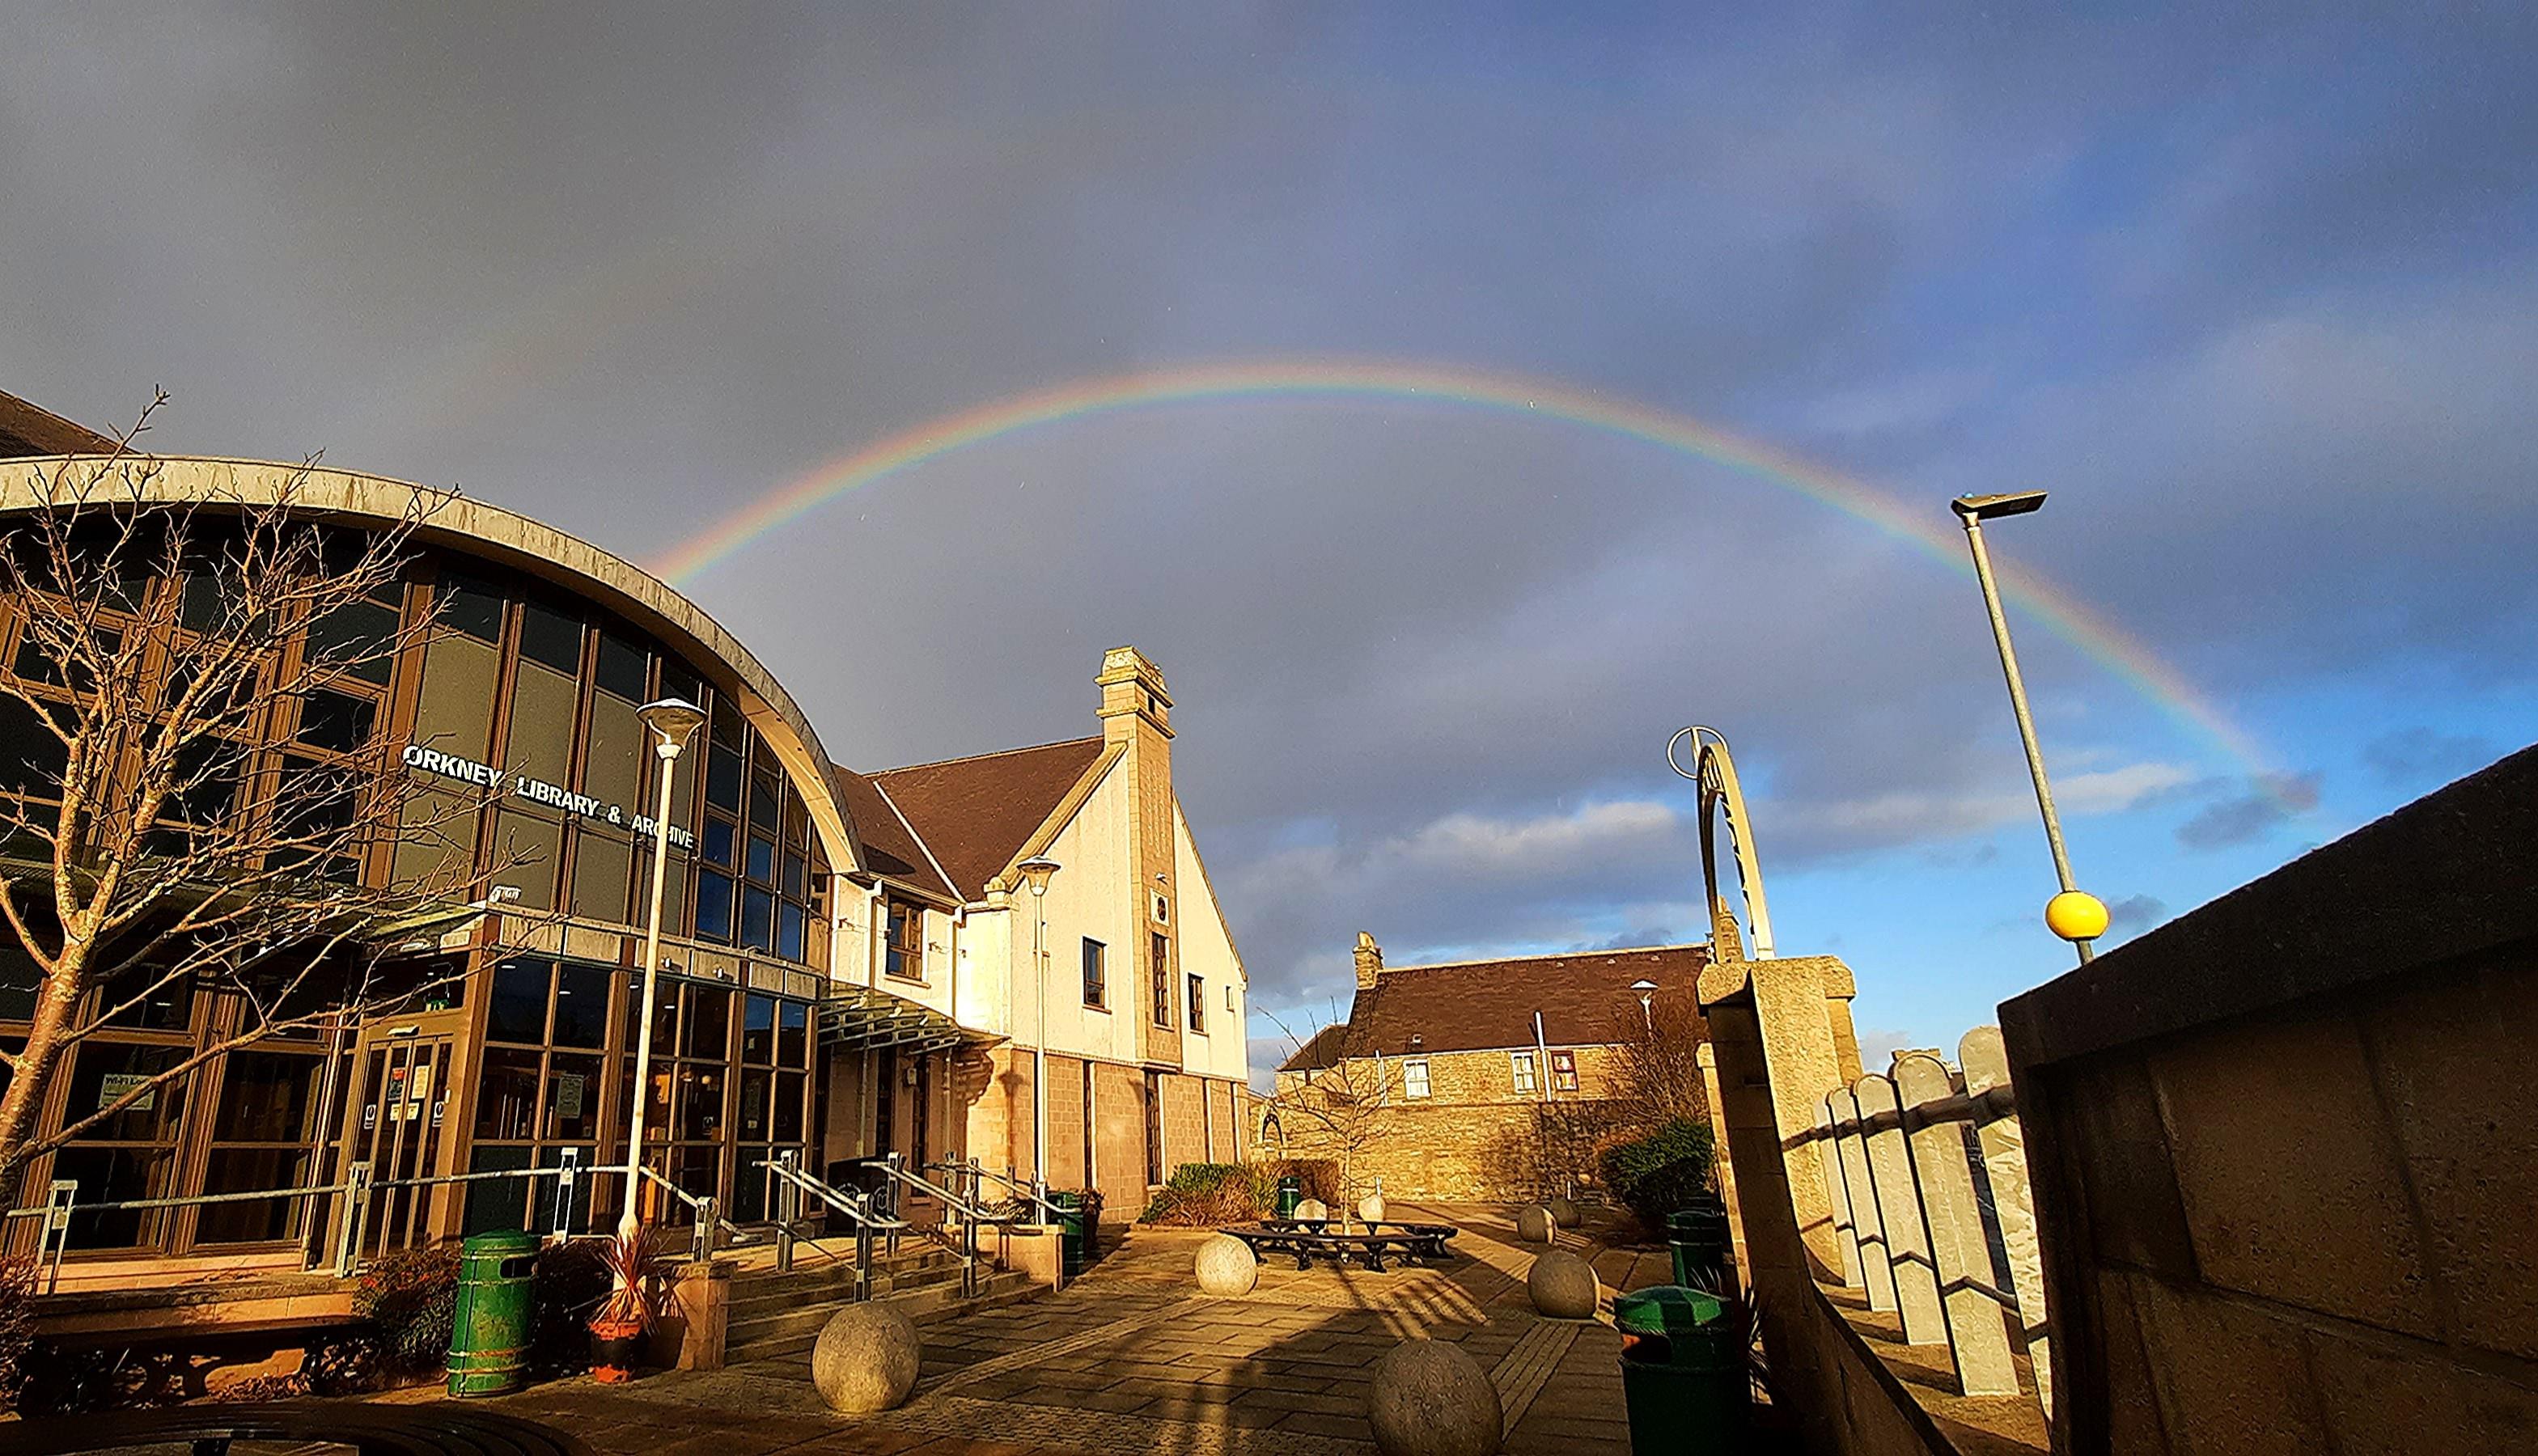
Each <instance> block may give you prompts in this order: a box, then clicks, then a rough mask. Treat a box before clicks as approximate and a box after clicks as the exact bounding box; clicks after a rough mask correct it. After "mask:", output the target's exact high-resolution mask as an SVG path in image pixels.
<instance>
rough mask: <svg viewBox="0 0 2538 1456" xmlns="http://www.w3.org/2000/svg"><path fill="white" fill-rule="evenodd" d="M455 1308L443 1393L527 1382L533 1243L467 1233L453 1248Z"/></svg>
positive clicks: (502, 1391) (490, 1391) (501, 1390)
mask: <svg viewBox="0 0 2538 1456" xmlns="http://www.w3.org/2000/svg"><path fill="white" fill-rule="evenodd" d="M458 1247H459V1252H458V1307H457V1310H456V1312H455V1313H454V1315H453V1316H452V1319H451V1324H450V1331H449V1393H450V1394H451V1395H507V1394H509V1393H510V1392H512V1391H514V1390H517V1389H519V1388H520V1387H521V1386H522V1385H523V1384H525V1383H527V1375H526V1371H527V1360H528V1353H529V1291H530V1284H531V1281H530V1276H531V1274H532V1272H533V1271H534V1270H535V1269H536V1268H537V1262H538V1241H537V1239H536V1238H535V1237H534V1236H532V1235H530V1234H526V1233H520V1232H517V1231H507V1232H502V1233H472V1234H469V1235H468V1236H467V1239H466V1241H465V1242H464V1243H461V1244H460V1245H459V1246H458Z"/></svg>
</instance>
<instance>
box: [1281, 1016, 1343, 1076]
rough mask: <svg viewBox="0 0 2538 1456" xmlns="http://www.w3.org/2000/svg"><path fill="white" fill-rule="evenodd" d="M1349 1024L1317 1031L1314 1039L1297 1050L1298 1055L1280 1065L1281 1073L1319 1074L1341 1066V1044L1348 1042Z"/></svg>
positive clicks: (1336, 1024) (1325, 1027)
mask: <svg viewBox="0 0 2538 1456" xmlns="http://www.w3.org/2000/svg"><path fill="white" fill-rule="evenodd" d="M1348 1029H1349V1028H1348V1023H1346V1022H1333V1023H1331V1024H1330V1025H1329V1026H1324V1027H1323V1028H1322V1029H1320V1030H1318V1031H1316V1032H1314V1033H1313V1035H1312V1039H1310V1040H1308V1041H1306V1042H1305V1043H1304V1044H1303V1045H1302V1046H1300V1047H1297V1048H1296V1054H1295V1055H1294V1056H1291V1057H1289V1058H1288V1059H1287V1060H1285V1061H1283V1062H1280V1063H1279V1064H1278V1070H1279V1071H1281V1072H1318V1071H1320V1070H1322V1069H1323V1068H1324V1067H1335V1066H1338V1065H1339V1060H1340V1047H1341V1044H1342V1043H1344V1042H1346V1041H1347V1040H1348Z"/></svg>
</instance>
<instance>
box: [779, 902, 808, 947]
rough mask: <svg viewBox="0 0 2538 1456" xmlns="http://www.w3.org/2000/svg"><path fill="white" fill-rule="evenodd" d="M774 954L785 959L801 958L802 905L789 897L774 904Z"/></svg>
mask: <svg viewBox="0 0 2538 1456" xmlns="http://www.w3.org/2000/svg"><path fill="white" fill-rule="evenodd" d="M775 954H776V955H778V956H781V957H783V958H784V959H785V960H801V959H802V907H801V906H800V905H797V904H795V903H793V902H792V901H791V900H789V899H788V900H780V901H778V902H777V903H776V906H775Z"/></svg>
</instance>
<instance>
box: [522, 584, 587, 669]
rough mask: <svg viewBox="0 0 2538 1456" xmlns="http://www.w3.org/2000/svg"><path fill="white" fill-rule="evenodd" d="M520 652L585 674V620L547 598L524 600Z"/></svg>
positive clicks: (523, 655) (547, 663) (532, 659)
mask: <svg viewBox="0 0 2538 1456" xmlns="http://www.w3.org/2000/svg"><path fill="white" fill-rule="evenodd" d="M520 656H521V657H522V658H524V659H526V660H528V661H530V662H542V663H545V664H546V665H547V666H549V667H551V668H554V669H555V670H556V671H557V672H560V673H564V674H566V675H568V676H570V677H576V678H577V677H579V676H581V620H580V619H579V618H576V617H570V616H567V615H566V614H564V613H562V612H559V611H557V610H556V609H554V608H553V607H550V606H547V605H546V604H544V603H543V602H522V603H521V604H520Z"/></svg>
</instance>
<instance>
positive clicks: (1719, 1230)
mask: <svg viewBox="0 0 2538 1456" xmlns="http://www.w3.org/2000/svg"><path fill="white" fill-rule="evenodd" d="M1666 1242H1667V1243H1668V1244H1670V1245H1672V1246H1673V1249H1674V1282H1675V1283H1676V1284H1677V1285H1680V1286H1683V1287H1685V1288H1687V1289H1696V1290H1707V1291H1710V1292H1712V1293H1716V1294H1733V1293H1735V1292H1736V1288H1735V1279H1736V1261H1735V1259H1734V1257H1733V1256H1732V1255H1731V1253H1730V1252H1729V1250H1730V1240H1729V1238H1728V1234H1727V1210H1725V1209H1724V1208H1720V1207H1717V1206H1715V1205H1710V1206H1703V1207H1694V1208H1688V1209H1684V1210H1682V1211H1680V1212H1678V1213H1672V1214H1668V1215H1666Z"/></svg>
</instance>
